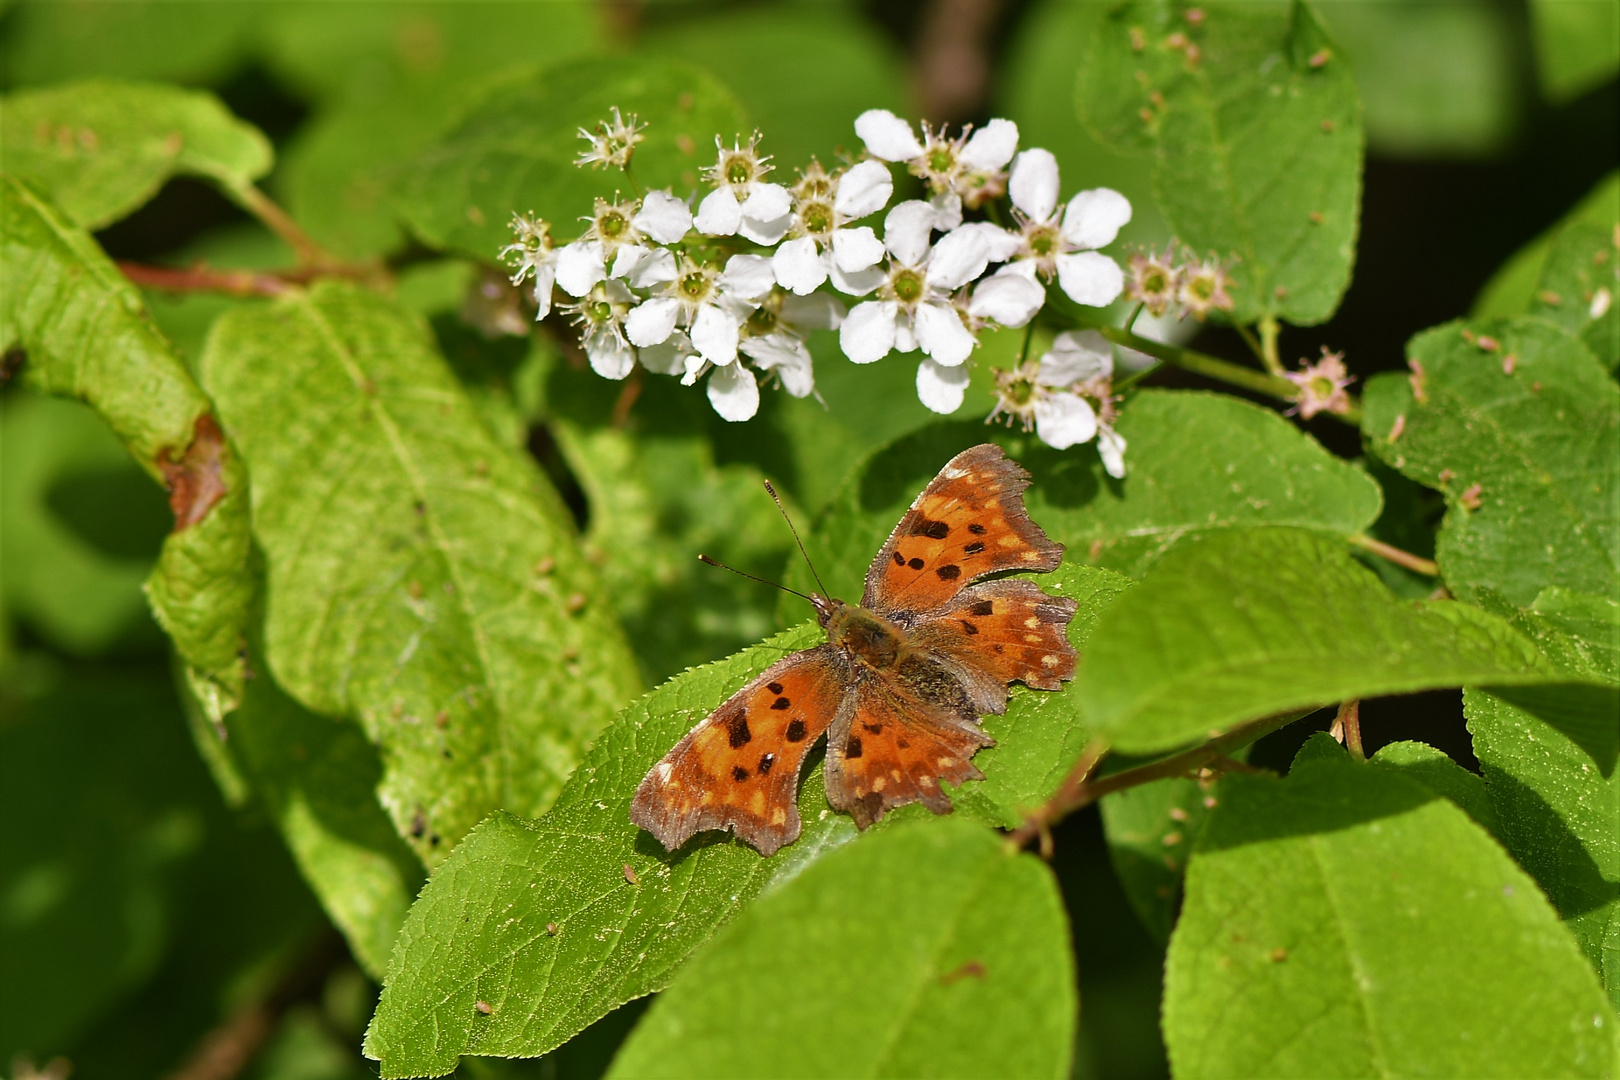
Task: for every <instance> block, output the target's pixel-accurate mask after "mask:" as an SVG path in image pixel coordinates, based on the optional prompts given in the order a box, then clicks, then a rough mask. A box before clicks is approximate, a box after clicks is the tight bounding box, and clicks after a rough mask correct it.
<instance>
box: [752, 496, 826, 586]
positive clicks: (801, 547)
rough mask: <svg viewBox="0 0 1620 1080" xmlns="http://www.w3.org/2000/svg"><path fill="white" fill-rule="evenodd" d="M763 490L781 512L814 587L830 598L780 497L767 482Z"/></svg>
mask: <svg viewBox="0 0 1620 1080" xmlns="http://www.w3.org/2000/svg"><path fill="white" fill-rule="evenodd" d="M765 490H766V491H768V492H770V494H771V500H772V501H773V502H775V503H776V508H777V509H778V510H780V511H781V512H782V520H783V521H785V522H787V527H788V532H791V533H792V534H793V542H794V543H795V544H798V545H799V554H800V555H803V556H804V564H805V565H806V566H808V567H809V568H810V576H811V577H813V578H815V579H816V587H817V588H818V589H820V590H821V595H822V596H831V595H832V593H830V592H828V591H827V586H825V585H823V584H822V583H821V575H820V574H818V573H816V564H815V563H813V562H811V561H810V553H809V552H808V551H806V550H804V541H803V540H800V539H799V530H798V529H795V528H794V527H793V519H792V518H790V517H788V512H787V507H785V506H783V505H782V497H781V496H780V495H778V494H777V493H776V489H775V488H773V487H772V486H771V482H770V481H769V480H767V481H765Z"/></svg>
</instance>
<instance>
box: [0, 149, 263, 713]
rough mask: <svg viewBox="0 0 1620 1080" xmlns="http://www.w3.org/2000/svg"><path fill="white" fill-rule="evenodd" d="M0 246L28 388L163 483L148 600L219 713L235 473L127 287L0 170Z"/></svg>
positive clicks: (240, 608)
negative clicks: (99, 432)
mask: <svg viewBox="0 0 1620 1080" xmlns="http://www.w3.org/2000/svg"><path fill="white" fill-rule="evenodd" d="M0 243H3V244H4V248H3V253H0V274H3V276H4V277H5V280H6V283H7V288H6V289H5V290H4V291H3V296H0V346H4V348H5V349H6V350H7V351H8V352H9V351H10V350H12V349H20V350H21V351H22V352H23V353H24V354H25V356H26V367H25V369H24V371H25V375H26V377H27V379H28V380H29V382H30V383H31V384H32V385H33V386H35V387H37V388H39V389H41V390H44V391H47V392H49V393H53V394H61V395H63V396H67V397H76V398H79V399H80V400H82V401H85V402H87V403H88V404H89V405H90V406H92V407H93V408H94V409H95V410H96V411H97V412H99V413H101V415H102V416H103V417H104V418H105V419H106V420H107V423H108V424H109V425H110V426H111V427H112V429H113V431H114V432H116V433H117V435H118V437H119V438H121V439H122V440H123V441H124V445H125V446H127V447H128V448H129V451H130V453H131V454H133V455H134V457H135V460H136V462H137V463H138V464H139V465H140V466H141V468H142V469H144V470H145V471H146V472H147V473H148V474H149V475H151V476H152V477H154V478H155V479H158V480H159V481H161V482H163V483H164V484H165V485H167V486H168V488H169V502H170V506H171V507H172V508H173V510H174V513H175V531H174V532H173V533H172V534H171V535H170V536H169V538H168V539H167V540H166V541H165V542H164V544H163V553H162V555H161V556H160V557H159V559H158V564H157V567H156V568H155V569H154V570H153V571H152V575H151V577H149V578H148V579H147V586H146V587H147V596H148V598H149V599H150V600H151V603H152V609H153V611H154V613H155V614H156V615H157V618H158V621H159V622H160V623H161V624H162V625H163V628H164V629H165V630H167V631H168V632H169V634H170V636H171V637H172V638H173V639H174V643H175V646H176V648H178V649H179V651H180V654H181V655H182V656H183V657H184V658H185V660H186V663H187V665H188V670H189V673H190V674H191V676H192V682H193V685H194V689H196V690H197V692H198V694H199V696H200V697H201V698H202V700H203V702H204V705H205V707H206V708H207V709H208V711H209V713H210V715H212V716H213V717H214V718H215V719H218V718H219V717H220V716H222V715H223V714H224V713H225V712H227V711H229V709H230V708H231V707H232V706H233V705H234V704H235V702H236V700H237V699H238V698H239V697H240V695H241V690H242V661H241V657H240V656H239V655H238V653H239V651H240V649H241V645H242V632H243V628H244V626H245V625H246V622H247V608H248V604H249V603H250V602H251V599H252V594H253V581H252V577H251V574H250V572H249V570H248V565H247V562H248V549H249V543H250V540H249V534H248V500H247V491H246V488H247V476H246V473H245V471H244V470H243V469H242V467H241V464H240V463H239V462H238V461H237V459H236V456H235V454H234V453H233V452H232V450H231V448H230V446H229V445H227V444H226V442H225V440H224V439H223V437H222V436H221V434H220V430H219V427H218V425H217V424H216V423H215V421H214V419H213V417H212V416H211V415H210V413H209V401H208V398H207V397H206V396H205V395H204V394H203V392H202V391H201V390H200V389H198V387H197V385H196V383H194V382H193V381H192V378H191V376H190V374H189V373H187V371H186V369H185V367H184V365H183V364H181V362H180V360H179V359H178V358H177V357H176V356H175V354H174V351H173V350H172V349H171V348H170V347H169V344H168V342H166V341H165V340H164V339H163V337H162V335H160V334H159V333H158V332H157V331H156V330H154V329H153V327H152V324H151V322H150V320H149V319H148V318H147V316H146V313H145V312H144V310H143V309H142V307H141V301H140V295H139V294H138V293H137V292H136V291H135V289H134V287H133V286H131V285H130V284H129V282H127V281H125V280H124V278H123V277H122V276H120V275H119V273H118V271H117V270H116V269H115V268H114V267H113V265H112V263H111V262H109V261H108V259H107V257H106V255H105V254H103V253H102V251H101V249H100V248H99V247H97V246H96V243H95V241H94V240H92V239H91V238H90V236H89V234H88V233H86V232H84V231H83V230H82V229H80V228H78V227H77V226H75V225H73V224H72V223H71V222H70V221H68V220H67V218H66V217H65V216H64V215H63V214H62V212H61V211H60V210H59V209H57V208H56V207H55V206H53V205H51V203H50V202H49V200H47V199H45V198H44V197H43V196H40V195H38V194H37V193H35V192H34V191H32V190H31V189H30V188H28V187H27V186H26V185H24V184H22V183H20V182H18V181H17V180H15V179H14V178H12V177H10V176H4V177H0Z"/></svg>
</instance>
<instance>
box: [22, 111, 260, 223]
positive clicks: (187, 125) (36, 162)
mask: <svg viewBox="0 0 1620 1080" xmlns="http://www.w3.org/2000/svg"><path fill="white" fill-rule="evenodd" d="M0 142H4V144H5V147H6V169H7V170H8V171H10V172H11V173H12V174H13V175H15V176H18V177H20V178H22V179H24V180H27V181H28V182H29V183H30V184H32V185H33V186H34V187H35V188H36V189H38V190H40V191H42V192H44V193H45V194H47V195H49V196H50V197H51V198H52V199H53V200H54V201H55V202H56V204H57V205H58V206H59V207H61V209H62V211H63V213H65V214H66V215H67V216H68V217H69V218H71V219H72V220H73V221H74V223H75V224H78V225H82V226H83V227H85V228H86V229H99V228H101V227H102V226H104V225H109V224H111V223H112V222H114V221H117V220H118V219H120V218H122V217H126V216H128V215H129V213H130V212H131V211H133V210H135V209H136V208H137V207H139V206H141V205H142V204H143V203H145V202H146V201H147V200H148V199H150V198H151V197H152V196H153V195H156V194H157V191H158V189H159V188H160V187H162V186H163V183H164V181H166V180H168V179H169V177H171V176H175V175H178V174H183V173H189V174H192V175H196V176H203V177H207V178H208V179H210V180H213V181H214V182H215V183H217V184H219V185H220V187H222V188H223V189H225V190H226V191H227V192H239V191H242V190H244V189H246V188H248V187H251V186H252V183H253V181H254V180H256V179H257V178H258V177H260V176H263V175H264V174H265V173H267V172H269V171H270V164H271V161H272V154H271V150H270V141H269V140H268V139H266V138H265V137H264V136H263V135H261V134H260V133H259V131H258V129H256V128H254V127H252V126H251V125H249V124H245V123H243V122H242V121H240V120H238V119H236V117H234V116H232V115H231V114H230V111H229V110H228V109H226V108H225V106H224V105H223V104H221V102H220V100H219V99H218V98H216V97H215V96H214V95H213V94H210V93H207V92H205V91H200V90H182V89H180V88H179V87H177V86H165V85H162V84H159V83H141V82H126V81H122V80H116V79H92V80H88V81H85V82H80V83H70V84H68V85H66V86H57V87H51V88H50V89H45V90H19V91H17V92H16V93H13V94H8V95H6V97H5V98H4V99H3V101H0Z"/></svg>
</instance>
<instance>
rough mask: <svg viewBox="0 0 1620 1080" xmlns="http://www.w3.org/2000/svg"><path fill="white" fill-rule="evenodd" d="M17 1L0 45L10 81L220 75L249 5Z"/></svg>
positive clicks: (252, 7) (234, 51)
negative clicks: (89, 10) (89, 8)
mask: <svg viewBox="0 0 1620 1080" xmlns="http://www.w3.org/2000/svg"><path fill="white" fill-rule="evenodd" d="M85 11H86V9H85V8H82V7H78V6H77V5H59V4H51V3H43V4H39V3H18V4H13V5H11V10H10V11H8V12H7V16H8V21H9V22H10V25H9V26H7V27H6V35H5V39H4V42H3V43H0V69H3V70H4V71H5V72H6V81H7V83H9V84H11V85H38V84H40V83H49V82H62V81H65V80H68V79H82V78H87V77H90V76H97V77H108V76H115V77H118V78H127V79H168V80H174V81H177V82H185V83H190V84H193V85H200V84H207V83H216V82H222V81H224V80H225V79H226V78H227V77H228V76H229V75H230V74H231V72H232V70H233V69H234V68H235V66H236V65H237V64H239V63H240V61H241V59H242V46H243V43H244V41H245V39H246V38H247V36H248V33H247V32H248V30H249V28H250V25H251V24H252V23H253V22H255V21H256V20H257V19H258V18H259V16H260V13H261V11H262V8H260V7H259V5H256V4H186V5H176V4H172V3H169V2H168V0H120V2H119V3H118V4H116V5H112V4H108V5H99V4H98V5H97V6H96V8H95V9H94V11H95V15H94V17H93V18H88V17H86V15H85Z"/></svg>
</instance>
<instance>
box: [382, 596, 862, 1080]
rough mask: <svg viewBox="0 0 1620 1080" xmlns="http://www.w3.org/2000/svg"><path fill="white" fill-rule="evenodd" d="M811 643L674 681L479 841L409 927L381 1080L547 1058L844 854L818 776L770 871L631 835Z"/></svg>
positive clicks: (737, 853)
mask: <svg viewBox="0 0 1620 1080" xmlns="http://www.w3.org/2000/svg"><path fill="white" fill-rule="evenodd" d="M821 639H822V634H821V632H820V630H819V629H818V628H816V627H815V626H814V625H813V624H807V625H805V626H801V627H799V628H797V629H795V630H790V631H788V632H786V633H784V634H778V635H777V636H776V637H774V638H772V639H770V640H769V641H767V642H766V643H764V644H762V645H758V646H755V647H754V648H751V649H748V650H745V651H743V652H741V653H738V654H737V655H735V656H732V657H730V658H728V659H726V660H722V661H719V662H718V663H714V664H710V665H708V666H706V667H702V668H696V669H694V670H692V671H688V672H687V673H685V674H684V675H679V676H677V677H676V678H674V679H672V680H670V681H669V682H667V683H665V684H664V685H663V686H661V687H659V688H658V689H657V690H654V691H653V692H652V693H650V694H648V695H646V696H645V697H643V698H642V699H641V700H640V701H638V702H636V703H635V704H634V705H632V706H631V707H630V708H629V709H627V710H626V711H625V712H624V714H623V715H622V716H621V717H620V718H619V720H618V721H617V722H616V723H614V724H613V726H612V727H610V728H609V729H608V730H607V731H606V732H604V733H603V734H602V737H601V738H599V739H598V740H597V742H596V744H595V746H594V747H593V748H592V750H591V752H590V753H589V754H588V755H587V757H586V759H585V761H584V762H583V763H581V765H580V767H579V769H578V770H577V771H576V772H575V774H574V776H573V779H572V780H570V781H569V783H568V786H567V787H566V788H565V789H564V790H563V793H562V795H561V796H559V797H558V799H557V803H556V805H555V806H553V807H552V808H551V810H550V812H548V813H547V814H546V815H545V816H544V817H542V818H540V819H539V820H538V821H533V822H529V821H523V820H521V819H519V818H516V817H513V816H512V815H510V814H497V815H495V816H493V817H491V818H490V819H488V820H487V821H485V822H483V823H482V824H481V825H479V826H478V828H477V829H475V830H474V831H473V832H472V833H471V834H470V835H469V836H468V837H467V838H466V839H465V840H464V841H463V842H462V843H461V845H460V846H459V847H457V848H456V850H455V851H454V852H453V853H452V854H451V856H450V858H449V859H448V860H446V861H445V862H444V863H443V864H442V865H441V866H440V867H438V869H437V870H436V871H435V872H434V874H433V876H432V877H431V878H430V879H429V881H428V884H427V887H426V888H425V889H423V891H422V895H421V898H420V899H419V900H418V901H417V902H416V904H415V906H413V907H412V908H411V911H410V914H409V916H408V917H407V918H406V921H405V928H404V930H403V931H402V932H401V936H400V941H399V944H398V946H397V947H396V949H395V952H394V955H393V959H392V961H391V963H390V965H389V970H388V978H387V980H386V983H385V987H384V990H383V996H382V1001H381V1003H380V1004H379V1005H378V1008H377V1014H376V1016H375V1017H374V1018H373V1020H372V1024H371V1028H370V1030H369V1031H368V1032H367V1035H366V1054H367V1056H369V1057H372V1058H374V1059H377V1060H379V1061H381V1062H382V1074H383V1075H384V1076H388V1077H398V1076H440V1075H444V1074H445V1073H448V1072H449V1071H450V1070H451V1069H453V1068H454V1067H455V1065H456V1060H457V1058H458V1057H459V1056H460V1055H462V1054H479V1055H488V1056H494V1057H512V1056H523V1057H537V1056H539V1055H541V1054H544V1053H547V1052H549V1051H550V1050H552V1049H553V1048H555V1047H557V1046H560V1045H561V1044H562V1043H564V1042H566V1041H567V1040H568V1039H570V1038H572V1037H573V1036H574V1035H575V1034H576V1033H577V1032H579V1031H582V1030H583V1029H584V1028H585V1027H587V1026H588V1025H589V1024H591V1023H592V1022H593V1021H595V1020H596V1019H598V1018H600V1017H602V1016H604V1015H606V1014H607V1013H608V1012H610V1011H611V1010H613V1009H615V1008H617V1007H618V1006H620V1005H622V1004H623V1003H625V1002H627V1001H630V1000H632V999H634V998H637V997H641V996H642V995H644V994H648V993H651V992H652V991H654V990H659V989H662V988H663V987H664V986H665V985H667V984H668V982H669V980H670V978H671V976H672V975H673V974H674V972H675V970H676V969H677V968H678V967H680V965H681V964H682V963H684V962H685V960H686V959H687V957H689V956H690V955H692V953H693V952H695V951H696V950H697V948H698V947H699V946H700V945H702V944H703V942H705V941H707V940H708V939H709V937H710V936H711V935H712V934H713V933H714V930H715V929H716V927H718V926H719V925H720V924H722V923H724V922H725V921H726V920H727V919H729V918H730V917H731V916H732V915H734V914H736V912H737V911H738V910H740V909H741V908H742V907H743V906H745V905H746V904H747V903H748V901H749V900H750V898H752V897H753V896H754V895H755V894H756V893H758V892H759V891H760V889H762V888H764V887H765V886H766V885H767V884H768V883H770V882H771V881H773V880H778V879H781V878H785V877H788V876H791V875H792V874H794V873H797V872H798V871H799V870H800V869H802V868H803V867H804V866H805V865H806V864H808V863H811V862H813V861H815V860H816V859H817V858H819V857H820V856H821V855H822V854H824V853H825V852H826V851H827V850H828V849H830V848H832V847H836V846H838V845H839V844H842V843H844V842H846V841H848V840H849V839H850V838H852V837H853V836H854V835H855V826H854V823H853V822H851V821H850V820H849V819H848V818H847V817H845V816H844V815H841V814H836V813H834V812H833V811H832V810H831V809H829V808H828V806H827V801H826V795H825V792H824V790H823V788H822V783H821V769H820V766H819V765H815V766H813V767H811V768H810V769H809V770H807V775H806V778H805V781H804V784H803V787H802V790H801V791H800V794H799V812H800V814H801V816H802V818H803V820H804V832H803V834H802V835H801V836H800V837H799V839H798V840H797V841H796V842H795V843H792V844H789V845H788V846H787V847H785V848H783V849H782V850H781V851H779V852H778V853H777V854H776V855H774V856H772V857H771V858H769V859H762V858H760V856H759V854H758V852H756V851H754V850H753V849H752V848H750V847H748V846H747V845H745V844H743V843H741V842H739V841H736V840H734V839H730V838H721V837H719V836H718V835H714V836H710V837H707V838H704V839H703V840H700V841H698V842H696V843H694V844H692V845H690V846H689V847H687V848H685V849H683V850H682V851H680V852H677V853H676V854H674V855H670V854H668V853H666V852H665V851H664V849H663V848H662V847H661V846H660V845H659V844H658V842H657V841H656V840H653V839H652V838H651V837H650V836H648V835H647V834H645V833H643V832H642V831H641V830H639V829H637V828H636V827H635V826H634V825H632V824H631V823H630V799H631V796H632V795H633V794H634V791H635V787H636V785H637V784H638V783H640V782H641V778H642V776H643V775H645V774H646V772H647V770H648V769H650V768H651V767H652V766H653V764H654V763H656V762H657V761H658V760H659V759H660V758H661V757H663V756H664V755H665V754H666V753H668V752H669V749H670V747H672V746H674V745H675V743H676V742H677V741H679V739H680V738H681V736H682V735H684V734H685V733H686V732H687V731H688V730H689V729H690V728H691V727H692V725H693V724H694V723H696V722H698V721H699V720H701V719H703V718H704V717H705V716H707V715H708V714H709V712H711V711H712V710H713V709H714V708H715V706H717V705H719V704H720V702H721V701H723V700H724V699H725V697H726V696H727V695H729V694H731V693H733V692H735V691H736V690H738V689H739V688H741V687H742V686H743V684H744V683H746V682H747V681H748V680H749V679H751V678H753V676H755V675H757V674H758V673H759V672H761V671H763V670H765V668H767V667H769V666H770V665H771V664H772V663H774V662H776V661H777V660H779V659H781V658H782V657H783V656H784V655H786V654H787V653H789V652H793V651H796V650H798V649H803V648H808V647H809V646H811V645H814V644H815V643H817V642H818V641H819V640H821ZM626 866H630V867H632V868H633V870H634V872H635V874H636V876H637V880H638V882H639V884H634V885H633V884H631V883H630V882H629V881H628V880H627V878H626V875H625V873H624V868H625V867H626ZM475 913H476V914H477V916H478V917H477V918H476V919H474V918H472V916H473V915H474V914H475ZM548 923H555V924H556V926H557V933H556V934H555V935H552V934H550V933H549V932H548V931H547V929H546V926H547V924H548ZM479 1001H484V1002H486V1003H487V1004H489V1005H490V1006H491V1009H492V1012H491V1013H489V1014H488V1015H484V1014H482V1013H480V1012H479V1010H478V1009H477V1003H478V1002H479Z"/></svg>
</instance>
